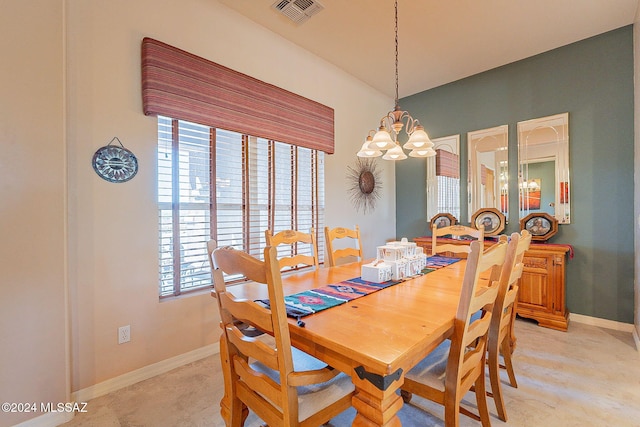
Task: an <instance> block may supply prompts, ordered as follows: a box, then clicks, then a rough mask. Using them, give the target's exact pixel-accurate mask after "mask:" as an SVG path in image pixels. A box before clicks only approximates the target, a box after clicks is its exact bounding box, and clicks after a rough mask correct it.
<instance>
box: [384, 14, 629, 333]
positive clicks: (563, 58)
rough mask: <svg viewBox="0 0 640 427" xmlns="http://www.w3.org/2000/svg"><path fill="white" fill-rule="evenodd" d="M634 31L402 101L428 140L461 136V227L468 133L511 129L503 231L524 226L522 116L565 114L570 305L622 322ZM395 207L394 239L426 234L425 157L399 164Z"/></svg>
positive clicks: (562, 235)
mask: <svg viewBox="0 0 640 427" xmlns="http://www.w3.org/2000/svg"><path fill="white" fill-rule="evenodd" d="M632 31H633V27H632V26H626V27H623V28H619V29H617V30H614V31H610V32H607V33H604V34H601V35H599V36H596V37H592V38H589V39H586V40H583V41H580V42H576V43H573V44H571V45H568V46H564V47H561V48H558V49H554V50H552V51H549V52H545V53H542V54H540V55H536V56H533V57H530V58H527V59H524V60H521V61H518V62H514V63H512V64H508V65H505V66H502V67H499V68H496V69H493V70H490V71H487V72H484V73H481V74H477V75H474V76H471V77H468V78H465V79H462V80H458V81H456V82H453V83H450V84H447V85H444V86H440V87H437V88H434V89H431V90H428V91H425V92H421V93H418V94H415V95H412V96H409V97H406V98H403V99H401V100H400V106H401V107H402V109H404V110H407V111H409V112H410V113H411V114H412V116H413V117H414V118H417V119H419V120H420V123H421V124H423V125H424V127H425V129H426V130H427V132H428V133H429V136H430V137H432V138H439V137H442V136H447V135H453V134H460V145H461V147H460V150H461V174H462V178H463V179H461V191H460V194H461V198H462V200H461V203H462V205H461V206H462V213H461V218H459V219H460V222H462V223H463V224H468V219H467V218H468V213H467V203H466V194H467V184H466V172H467V166H466V165H467V158H468V156H467V132H469V131H474V130H479V129H485V128H489V127H494V126H498V125H504V124H506V125H509V178H510V183H509V196H510V197H509V212H510V213H509V216H508V225H507V228H506V230H505V232H507V233H511V232H514V231H519V219H518V214H517V203H518V198H517V182H516V181H517V179H516V178H517V170H516V165H517V158H518V157H517V132H516V124H517V122H519V121H523V120H529V119H533V118H538V117H544V116H548V115H552V114H558V113H564V112H568V113H569V140H570V142H569V150H570V167H571V224H566V225H560V226H559V232H558V234H556V235H555V236H554V237H553V238H552V239H551V240H550V243H565V244H570V245H572V246H573V249H574V257H573V259H569V260H568V261H567V292H566V295H567V302H566V303H567V307H568V309H569V311H570V312H571V313H577V314H582V315H586V316H592V317H597V318H602V319H609V320H613V321H619V322H625V323H633V313H634V307H633V301H634V294H633V283H634V246H633V234H634V233H633V230H634V214H633V192H634V187H633V170H634V164H633V158H634V146H633V144H634V142H633V135H634V127H633V126H634V122H633V120H634V117H633V110H634V105H633V34H632ZM424 72H425V73H428V72H429V70H428V68H425V71H424ZM396 210H397V212H396V218H397V225H396V233H397V237H409V238H413V237H417V236H424V235H427V234H429V233H428V221H429V218H426V193H425V160H424V159H414V158H409V159H407V160H403V161H402V162H399V163H398V164H397V165H396Z"/></svg>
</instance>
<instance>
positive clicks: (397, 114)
mask: <svg viewBox="0 0 640 427" xmlns="http://www.w3.org/2000/svg"><path fill="white" fill-rule="evenodd" d="M395 12H396V21H395V22H396V27H395V34H396V105H395V108H394V109H393V111H389V112H388V113H387V114H386V115H385V116H384V117H382V118H381V119H380V127H379V128H378V131H377V132H376V131H373V130H370V131H369V134H368V135H367V138H366V140H365V142H364V144H362V147H361V148H360V151H358V157H379V156H382V158H383V159H384V160H404V159H406V158H407V155H406V154H405V153H404V150H411V151H410V152H409V156H410V157H431V156H435V155H436V152H435V151H434V149H433V142H431V140H430V139H429V136H428V135H427V132H425V130H424V127H422V125H420V122H419V121H418V120H417V119H414V118H413V117H411V114H409V112H408V111H402V110H401V109H400V105H399V103H398V0H396V1H395ZM402 128H404V130H405V132H406V133H407V135H408V136H409V140H408V141H407V142H406V143H405V144H404V145H403V146H402V147H401V146H400V143H399V142H398V135H399V134H400V132H401V131H402ZM403 148H404V150H403ZM385 150H386V153H385V154H384V155H382V151H385Z"/></svg>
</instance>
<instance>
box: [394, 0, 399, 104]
mask: <svg viewBox="0 0 640 427" xmlns="http://www.w3.org/2000/svg"><path fill="white" fill-rule="evenodd" d="M395 32H396V109H398V107H399V105H398V99H399V97H398V0H396V27H395Z"/></svg>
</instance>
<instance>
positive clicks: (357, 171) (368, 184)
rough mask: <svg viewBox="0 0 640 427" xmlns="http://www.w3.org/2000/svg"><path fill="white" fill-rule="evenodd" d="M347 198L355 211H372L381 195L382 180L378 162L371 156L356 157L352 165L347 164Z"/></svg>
mask: <svg viewBox="0 0 640 427" xmlns="http://www.w3.org/2000/svg"><path fill="white" fill-rule="evenodd" d="M347 180H348V182H349V186H348V187H347V191H348V192H349V198H350V199H351V203H353V206H354V207H355V208H356V211H358V212H360V211H362V212H363V213H365V214H366V213H369V212H373V211H374V210H375V207H376V202H377V201H378V200H379V199H380V197H381V190H382V181H381V180H380V170H379V169H378V163H377V162H376V161H375V159H373V158H366V157H358V158H357V159H356V164H355V165H354V166H347Z"/></svg>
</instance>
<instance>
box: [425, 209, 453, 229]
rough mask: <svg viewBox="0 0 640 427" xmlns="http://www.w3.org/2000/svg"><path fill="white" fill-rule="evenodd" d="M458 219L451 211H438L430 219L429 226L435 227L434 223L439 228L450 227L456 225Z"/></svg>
mask: <svg viewBox="0 0 640 427" xmlns="http://www.w3.org/2000/svg"><path fill="white" fill-rule="evenodd" d="M457 223H458V220H457V219H456V217H455V216H453V215H451V214H450V213H442V212H441V213H437V214H435V215H434V216H433V218H431V221H429V228H433V226H434V224H435V225H436V227H437V228H442V227H449V226H450V225H456V224H457Z"/></svg>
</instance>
